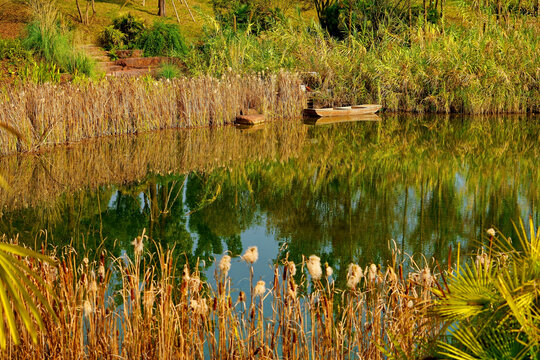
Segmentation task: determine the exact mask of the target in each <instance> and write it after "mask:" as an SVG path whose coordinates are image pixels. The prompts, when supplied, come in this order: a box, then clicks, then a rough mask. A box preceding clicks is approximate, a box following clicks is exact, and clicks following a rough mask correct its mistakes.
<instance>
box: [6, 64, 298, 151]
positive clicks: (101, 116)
mask: <svg viewBox="0 0 540 360" xmlns="http://www.w3.org/2000/svg"><path fill="white" fill-rule="evenodd" d="M300 84H301V80H300V78H299V77H298V76H297V75H295V74H290V73H279V74H274V75H268V76H263V75H262V74H259V75H243V76H240V75H235V74H232V73H229V74H227V75H225V76H223V77H222V78H221V79H216V78H213V77H210V76H202V77H197V78H180V79H175V80H172V81H155V80H153V79H147V78H111V79H105V80H102V81H99V82H86V83H80V84H74V83H66V84H59V85H54V84H31V83H24V84H19V85H8V86H6V87H4V88H3V90H2V92H1V93H0V123H4V124H7V125H9V126H12V127H13V128H14V129H16V130H17V131H18V132H19V133H21V134H22V135H23V137H24V139H25V140H26V141H20V140H17V139H13V138H12V137H10V136H8V135H7V134H4V133H1V132H0V155H6V154H10V153H15V152H21V151H23V152H24V151H37V150H40V149H42V148H44V147H48V146H51V145H56V144H68V143H74V142H78V141H82V140H84V139H90V138H94V137H99V136H106V135H119V134H132V133H140V132H144V131H150V130H156V129H168V128H187V127H197V126H208V125H223V124H229V123H232V122H233V121H234V118H235V116H236V115H237V114H239V113H240V111H241V110H242V109H247V108H255V109H257V110H259V111H261V112H263V113H265V114H266V116H267V118H269V119H276V118H293V117H297V116H299V115H300V113H301V109H302V108H303V105H304V103H305V96H304V94H303V93H302V92H301V90H300Z"/></svg>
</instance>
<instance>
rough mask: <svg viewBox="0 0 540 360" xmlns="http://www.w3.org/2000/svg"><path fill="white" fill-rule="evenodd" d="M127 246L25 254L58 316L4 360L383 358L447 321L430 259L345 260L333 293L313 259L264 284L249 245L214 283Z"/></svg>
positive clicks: (429, 337) (327, 273) (46, 317)
mask: <svg viewBox="0 0 540 360" xmlns="http://www.w3.org/2000/svg"><path fill="white" fill-rule="evenodd" d="M4 240H5V239H4ZM133 244H134V251H133V254H134V255H132V257H131V258H128V257H127V256H125V257H122V258H113V257H109V256H107V255H106V253H105V252H102V253H101V254H99V253H96V254H95V258H94V259H92V257H90V259H88V258H84V259H82V261H81V260H77V258H79V259H80V257H79V256H77V255H76V254H75V252H74V251H73V250H72V249H70V248H66V249H64V250H59V251H58V253H57V254H56V256H55V257H56V259H57V260H58V261H59V263H60V266H59V267H58V268H53V267H51V266H45V265H44V264H41V263H39V262H35V261H27V263H28V265H29V266H30V267H31V268H32V269H33V270H34V271H36V272H37V273H38V274H39V275H41V276H42V278H43V279H44V281H45V282H46V283H47V284H48V285H50V287H51V288H52V289H53V290H52V291H53V292H54V293H55V294H56V296H57V300H55V301H53V300H50V301H51V302H52V306H53V309H54V310H55V312H56V315H57V316H58V319H60V320H59V321H55V320H54V319H53V317H52V316H51V315H50V314H48V313H47V312H45V311H43V312H42V316H43V322H44V324H45V331H43V332H41V334H40V336H39V337H38V341H37V343H36V344H33V343H32V341H31V340H30V339H29V338H28V337H27V335H26V334H25V333H23V334H22V336H21V345H20V346H13V345H12V344H9V345H8V346H9V349H8V351H6V352H2V353H1V354H0V358H6V356H7V357H10V356H11V357H15V358H18V359H30V358H32V359H34V358H43V357H47V358H49V359H75V358H77V359H98V358H111V359H112V358H146V359H188V358H189V359H193V358H195V359H204V358H210V359H253V358H261V359H278V358H284V359H317V358H332V359H350V358H369V359H383V358H385V355H386V354H394V355H400V354H402V353H406V354H416V355H423V354H425V353H426V352H429V351H430V348H429V347H430V344H431V345H433V342H434V341H435V339H436V338H437V336H438V334H439V331H440V330H441V329H442V328H443V327H442V325H441V322H440V321H439V320H438V319H437V318H435V317H431V316H429V312H430V308H431V307H432V306H433V304H434V296H433V293H432V290H433V289H441V290H442V291H443V292H444V291H445V285H444V280H443V276H444V272H446V269H441V268H439V267H438V266H436V265H434V264H433V263H429V264H428V263H426V264H420V265H419V266H416V265H413V266H411V267H410V268H409V267H406V268H405V269H404V268H403V265H402V264H399V263H392V264H390V265H389V266H388V267H384V268H381V267H380V266H377V265H375V264H366V265H367V266H366V267H365V269H363V268H361V267H359V266H358V265H354V264H353V265H351V266H350V267H349V270H348V274H347V287H346V288H345V289H338V288H336V287H335V286H334V278H335V276H336V275H333V271H332V269H331V268H328V267H327V266H325V265H321V263H320V259H319V258H318V257H317V256H315V255H312V256H310V257H309V259H308V258H305V259H304V261H302V263H299V264H297V265H295V264H294V263H292V262H290V261H288V260H287V259H286V258H285V259H284V260H282V261H279V262H277V263H276V264H275V267H274V276H273V280H272V281H271V282H269V283H264V282H263V281H259V282H257V283H256V284H255V281H254V280H253V279H254V277H255V276H257V274H254V273H253V268H252V264H253V262H255V261H257V257H258V256H257V255H258V254H257V251H256V248H250V249H248V251H247V252H246V254H245V255H244V256H243V260H244V261H245V262H246V264H247V266H246V265H244V264H239V263H238V262H236V261H235V262H233V263H232V264H231V258H230V257H229V256H228V255H227V256H224V257H223V258H222V259H221V260H220V262H219V266H218V267H217V270H216V273H215V283H214V282H210V281H204V280H203V279H202V278H201V274H200V273H199V272H198V270H197V267H196V266H195V270H194V271H190V269H189V268H188V267H184V270H183V271H181V268H180V269H178V268H177V266H176V260H175V258H173V256H172V251H168V250H163V249H161V248H160V247H158V248H157V251H156V252H155V253H153V255H150V254H149V253H146V252H145V250H146V246H148V245H149V242H148V239H147V238H146V237H145V236H144V233H143V235H141V236H139V237H138V238H136V239H135V240H134V242H133ZM130 252H131V251H130ZM231 266H233V267H234V266H245V267H246V273H250V274H251V275H250V279H251V286H250V288H251V291H250V292H248V293H247V294H246V293H243V292H237V291H235V290H234V286H235V285H234V283H232V280H231V278H230V277H229V275H228V272H229V270H230V268H231ZM431 350H432V349H431Z"/></svg>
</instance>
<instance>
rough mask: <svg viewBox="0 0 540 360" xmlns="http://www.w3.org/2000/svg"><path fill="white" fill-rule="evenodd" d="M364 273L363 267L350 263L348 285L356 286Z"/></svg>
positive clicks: (350, 286)
mask: <svg viewBox="0 0 540 360" xmlns="http://www.w3.org/2000/svg"><path fill="white" fill-rule="evenodd" d="M363 276H364V273H363V272H362V268H361V267H360V266H358V265H356V264H350V265H349V270H348V271H347V286H348V287H349V288H351V289H354V288H356V286H357V285H358V283H359V282H360V280H361V279H362V277H363Z"/></svg>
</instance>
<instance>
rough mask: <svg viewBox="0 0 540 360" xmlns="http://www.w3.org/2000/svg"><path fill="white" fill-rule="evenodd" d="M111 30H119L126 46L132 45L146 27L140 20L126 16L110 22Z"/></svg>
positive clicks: (129, 15)
mask: <svg viewBox="0 0 540 360" xmlns="http://www.w3.org/2000/svg"><path fill="white" fill-rule="evenodd" d="M112 28H114V29H116V30H119V31H120V32H121V33H122V34H124V39H123V41H124V43H125V44H126V46H128V47H130V45H134V44H135V43H136V42H137V39H138V38H139V36H140V35H141V33H142V32H143V31H144V30H145V29H146V25H144V22H143V21H142V20H140V19H137V18H135V17H133V15H131V14H126V15H122V16H119V17H117V18H115V19H114V20H113V22H112Z"/></svg>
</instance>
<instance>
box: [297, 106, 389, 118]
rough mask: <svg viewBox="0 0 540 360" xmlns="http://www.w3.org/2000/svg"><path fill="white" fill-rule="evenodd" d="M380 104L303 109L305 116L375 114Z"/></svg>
mask: <svg viewBox="0 0 540 360" xmlns="http://www.w3.org/2000/svg"><path fill="white" fill-rule="evenodd" d="M381 107H382V106H381V105H355V106H343V107H333V108H320V109H304V111H303V115H304V116H305V117H324V116H343V115H347V116H351V115H367V114H375V113H376V112H377V111H379V110H380V109H381Z"/></svg>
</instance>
